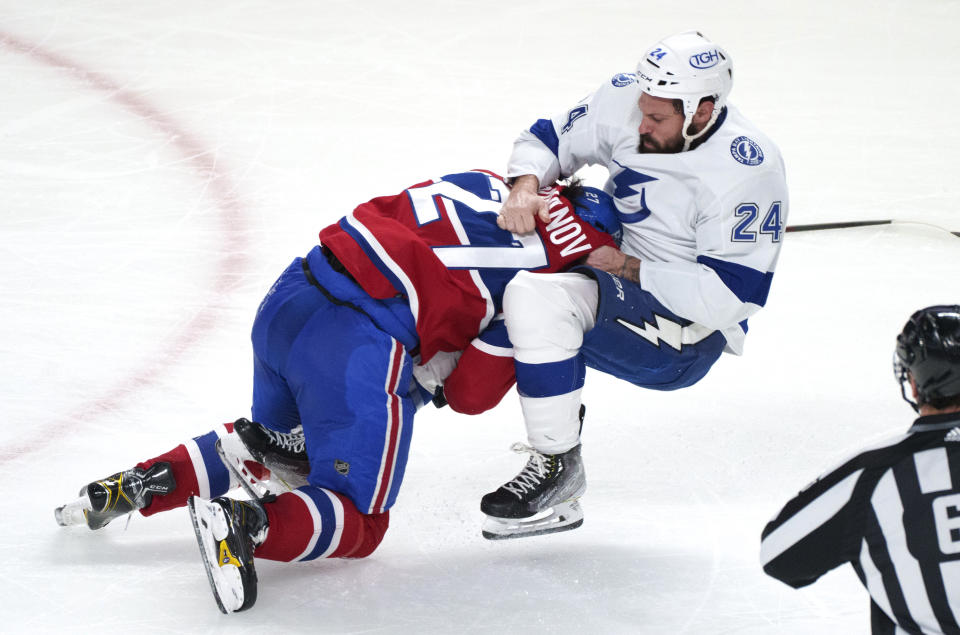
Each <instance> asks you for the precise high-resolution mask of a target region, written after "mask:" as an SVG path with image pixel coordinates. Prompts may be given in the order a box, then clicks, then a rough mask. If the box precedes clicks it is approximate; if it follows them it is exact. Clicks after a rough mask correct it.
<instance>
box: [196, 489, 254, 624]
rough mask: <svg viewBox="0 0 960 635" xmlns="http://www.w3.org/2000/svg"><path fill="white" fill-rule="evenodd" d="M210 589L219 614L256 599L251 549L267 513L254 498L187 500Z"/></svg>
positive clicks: (242, 606) (238, 608) (242, 608)
mask: <svg viewBox="0 0 960 635" xmlns="http://www.w3.org/2000/svg"><path fill="white" fill-rule="evenodd" d="M187 507H188V508H189V509H190V519H191V520H192V521H193V529H194V531H195V532H196V534H197V544H198V545H199V546H200V556H201V557H202V558H203V566H204V568H205V569H206V571H207V579H208V580H209V581H210V589H211V590H212V591H213V597H214V599H215V600H216V601H217V606H218V607H219V608H220V611H221V612H223V613H236V612H237V611H245V610H247V609H249V608H250V607H252V606H253V605H254V603H256V601H257V571H256V569H255V568H254V565H253V550H254V549H255V548H256V546H257V545H259V544H260V543H262V542H263V540H264V539H265V538H266V535H267V529H268V523H267V514H266V512H265V511H264V510H263V507H261V505H260V504H259V502H258V501H249V502H248V501H240V500H235V499H232V498H227V497H225V496H222V497H220V498H215V499H213V500H212V501H205V500H203V499H202V498H197V497H196V496H191V497H190V499H189V500H188V501H187Z"/></svg>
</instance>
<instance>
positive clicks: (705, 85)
mask: <svg viewBox="0 0 960 635" xmlns="http://www.w3.org/2000/svg"><path fill="white" fill-rule="evenodd" d="M637 81H638V82H639V83H640V88H641V90H643V92H645V93H647V94H649V95H652V96H653V97H662V98H664V99H679V100H681V101H682V102H683V113H684V116H685V121H684V123H683V131H682V132H683V138H684V141H685V143H684V146H683V149H684V150H687V149H689V147H690V143H691V142H692V141H693V140H694V139H696V138H697V137H699V136H700V135H702V134H704V133H706V132H707V131H708V130H709V129H710V127H711V126H712V125H713V124H714V122H716V120H717V117H719V116H720V111H721V110H723V107H724V105H725V104H726V102H727V95H729V94H730V90H731V89H732V88H733V61H732V60H731V59H730V56H729V55H727V52H726V51H724V50H723V49H722V48H720V47H719V46H717V45H716V44H714V43H713V42H711V41H710V40H708V39H707V38H706V37H704V36H703V34H702V33H700V32H699V31H684V32H683V33H678V34H676V35H671V36H670V37H668V38H664V39H662V40H660V41H659V42H657V43H656V44H654V45H653V46H651V47H650V48H649V49H648V50H647V52H646V54H644V56H643V58H642V59H641V60H640V63H639V64H637ZM704 97H712V98H713V100H714V101H713V117H712V118H711V119H710V121H709V122H708V123H707V125H706V126H704V128H703V130H701V131H700V132H698V133H697V134H695V135H691V136H688V135H687V128H689V127H690V123H691V122H692V121H693V115H694V113H695V112H697V106H699V105H700V100H701V99H703V98H704Z"/></svg>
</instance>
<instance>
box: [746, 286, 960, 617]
mask: <svg viewBox="0 0 960 635" xmlns="http://www.w3.org/2000/svg"><path fill="white" fill-rule="evenodd" d="M894 373H895V374H896V377H897V379H898V381H899V382H900V389H901V392H902V394H903V398H904V399H905V400H906V401H907V402H908V403H910V405H911V406H913V408H914V410H916V411H917V412H918V413H919V415H920V416H919V418H918V419H917V420H916V421H914V423H913V425H912V426H911V427H910V429H909V430H908V431H907V434H906V435H903V436H901V437H898V438H896V439H892V440H890V441H888V442H887V443H885V444H881V445H879V446H875V447H872V448H869V449H867V450H865V451H863V452H861V453H860V454H858V455H857V456H855V457H853V458H852V459H850V460H848V461H846V462H845V463H844V464H843V465H841V466H840V467H838V468H837V469H835V470H833V471H831V472H829V473H827V474H825V475H823V476H821V477H820V478H819V479H817V480H816V481H815V482H814V483H813V484H812V485H810V486H809V487H807V488H806V489H805V490H803V491H802V492H800V493H799V494H798V495H797V496H796V498H794V499H793V500H791V501H790V502H788V503H787V504H786V506H785V507H784V508H783V509H782V510H781V511H780V513H779V514H777V517H776V518H775V519H774V520H773V521H771V522H770V523H769V524H768V525H767V526H766V527H765V528H764V530H763V537H762V543H761V547H760V560H761V563H762V564H763V570H764V571H766V572H767V574H769V575H771V576H773V577H775V578H777V579H778V580H781V581H783V582H785V583H786V584H789V585H790V586H792V587H795V588H798V587H802V586H806V585H808V584H811V583H813V582H815V581H816V580H817V578H819V577H820V576H821V575H823V574H824V573H826V572H827V571H829V570H831V569H833V568H834V567H838V566H840V565H841V564H843V563H845V562H849V563H850V564H852V565H853V568H854V570H855V571H856V572H857V576H859V578H860V581H861V582H862V583H863V585H864V586H865V587H866V588H867V591H868V592H869V593H870V599H871V624H872V629H873V633H875V634H876V633H884V634H886V633H891V634H893V633H960V626H958V624H960V305H954V306H932V307H928V308H926V309H922V310H920V311H917V312H916V313H914V314H913V315H912V316H911V317H910V320H909V321H908V322H907V324H906V325H905V326H904V327H903V331H902V332H901V333H900V335H899V336H897V347H896V355H895V357H894ZM908 395H912V397H913V399H911V398H910V396H908Z"/></svg>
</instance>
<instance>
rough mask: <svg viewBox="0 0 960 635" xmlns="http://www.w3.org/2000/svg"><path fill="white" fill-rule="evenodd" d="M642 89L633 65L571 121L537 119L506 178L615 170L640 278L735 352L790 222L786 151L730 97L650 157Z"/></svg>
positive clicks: (761, 300)
mask: <svg viewBox="0 0 960 635" xmlns="http://www.w3.org/2000/svg"><path fill="white" fill-rule="evenodd" d="M640 94H641V91H640V87H639V86H638V84H637V83H636V79H635V77H634V76H633V75H632V74H630V73H622V74H619V75H615V76H614V77H613V78H612V79H611V80H610V81H609V82H606V83H604V84H603V85H602V86H601V87H600V88H599V89H598V90H597V91H596V92H594V93H593V94H592V95H590V96H588V97H587V98H585V99H584V100H582V101H581V102H579V103H578V104H577V105H576V106H574V107H573V108H571V109H569V110H567V111H565V112H564V113H563V114H562V115H561V116H560V117H557V118H555V119H540V120H538V121H537V122H536V123H535V124H534V125H533V126H532V127H531V128H530V129H529V130H527V131H524V132H523V133H522V134H521V136H520V137H519V138H518V139H517V141H516V142H515V144H514V149H513V154H512V155H511V157H510V163H509V167H508V173H507V175H508V176H509V177H516V176H521V175H523V174H533V175H535V176H537V177H538V178H539V179H540V183H541V184H542V185H546V184H549V183H552V182H554V181H556V180H557V179H560V178H566V177H568V176H570V175H572V174H573V173H574V172H576V171H577V170H578V169H580V168H581V167H583V166H584V165H593V164H601V165H604V166H606V167H607V169H608V170H609V171H610V178H609V180H608V181H607V184H606V186H605V190H606V191H607V192H608V193H609V194H611V195H612V196H613V197H614V198H615V199H616V204H617V209H618V214H619V216H620V221H621V223H622V224H623V242H622V245H621V247H620V248H621V249H622V250H623V252H624V253H626V254H628V255H630V256H636V257H638V258H640V260H641V266H640V285H641V286H642V287H643V288H644V289H645V290H647V291H649V292H650V293H652V294H653V295H654V296H655V297H656V298H657V300H659V301H660V302H661V303H662V304H663V305H664V306H666V307H667V308H668V309H670V310H671V311H673V312H674V313H676V314H677V315H679V316H681V317H684V318H686V319H688V320H691V321H693V322H696V323H697V324H701V325H703V326H706V327H708V328H709V329H711V330H719V331H721V332H722V333H723V335H724V337H726V340H727V348H726V350H727V352H731V353H735V354H737V355H739V354H740V353H741V352H742V351H743V340H744V336H745V334H746V328H747V318H749V317H750V316H751V315H753V314H754V313H756V312H757V311H758V310H759V309H760V307H762V306H763V305H764V304H765V303H766V300H767V295H768V292H769V290H770V283H771V281H772V279H773V273H774V270H775V268H776V263H777V258H778V256H779V253H780V245H781V244H782V239H783V231H784V228H785V227H786V220H787V211H788V207H789V202H788V197H787V185H786V178H785V174H784V166H783V160H782V158H781V156H780V151H779V150H778V149H777V146H776V145H774V143H773V142H772V141H771V140H770V139H769V138H768V137H767V136H766V135H764V134H763V133H762V132H760V131H759V130H758V129H757V128H756V127H755V126H754V125H753V124H751V123H750V122H749V121H747V120H746V119H745V118H744V117H743V116H742V115H741V114H740V113H739V111H737V109H736V108H734V107H733V106H731V105H729V103H728V105H727V106H726V108H725V109H724V111H723V112H722V113H721V115H720V117H719V119H718V120H717V123H716V124H715V125H714V127H713V129H712V131H711V132H709V133H707V134H708V136H707V137H706V140H705V141H702V143H700V145H698V146H696V147H695V148H694V149H693V150H689V151H687V152H680V153H676V154H641V153H639V152H637V144H638V142H639V131H638V128H639V125H640V120H641V113H640V110H639V108H638V105H637V104H638V101H639V99H640Z"/></svg>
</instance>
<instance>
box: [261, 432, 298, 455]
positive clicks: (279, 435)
mask: <svg viewBox="0 0 960 635" xmlns="http://www.w3.org/2000/svg"><path fill="white" fill-rule="evenodd" d="M263 430H264V432H266V433H267V436H269V437H270V440H271V441H272V442H273V443H274V444H276V445H279V446H280V448H281V449H283V450H287V451H288V452H295V453H297V454H302V453H303V452H304V446H305V440H304V437H303V428H301V427H300V426H297V427H296V428H294V429H293V431H291V432H277V431H276V430H271V429H270V428H268V427H266V426H263Z"/></svg>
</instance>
